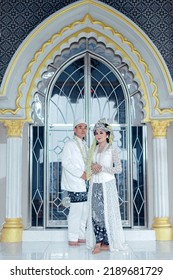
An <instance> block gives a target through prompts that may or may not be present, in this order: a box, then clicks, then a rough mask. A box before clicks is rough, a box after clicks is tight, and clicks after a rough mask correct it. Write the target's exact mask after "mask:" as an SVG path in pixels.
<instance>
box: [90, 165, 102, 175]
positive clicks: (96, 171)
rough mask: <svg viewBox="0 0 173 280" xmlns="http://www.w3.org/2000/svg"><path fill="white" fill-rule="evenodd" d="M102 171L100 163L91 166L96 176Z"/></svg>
mask: <svg viewBox="0 0 173 280" xmlns="http://www.w3.org/2000/svg"><path fill="white" fill-rule="evenodd" d="M101 169H102V166H101V165H100V164H98V163H93V164H92V166H91V170H92V173H94V174H96V173H99V172H100V171H101Z"/></svg>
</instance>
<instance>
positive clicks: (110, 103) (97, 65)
mask: <svg viewBox="0 0 173 280" xmlns="http://www.w3.org/2000/svg"><path fill="white" fill-rule="evenodd" d="M91 115H92V118H91V122H92V123H96V122H97V121H98V117H99V118H103V117H104V118H106V119H109V120H110V122H111V123H117V124H125V123H126V103H125V97H124V93H123V90H122V86H121V84H120V82H119V80H118V79H117V77H116V75H115V73H114V72H112V69H109V68H108V66H106V65H105V64H104V63H102V62H100V61H99V60H96V59H94V58H91Z"/></svg>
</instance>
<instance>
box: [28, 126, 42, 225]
mask: <svg viewBox="0 0 173 280" xmlns="http://www.w3.org/2000/svg"><path fill="white" fill-rule="evenodd" d="M43 149H44V127H39V126H37V127H36V126H35V127H33V140H32V199H31V203H32V226H36V227H37V226H43V200H44V172H43V168H44V163H43Z"/></svg>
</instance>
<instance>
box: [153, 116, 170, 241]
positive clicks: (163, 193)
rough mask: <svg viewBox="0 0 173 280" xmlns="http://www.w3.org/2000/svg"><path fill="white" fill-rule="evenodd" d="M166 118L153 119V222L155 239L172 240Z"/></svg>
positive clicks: (167, 123) (168, 122)
mask: <svg viewBox="0 0 173 280" xmlns="http://www.w3.org/2000/svg"><path fill="white" fill-rule="evenodd" d="M169 125H170V121H168V120H153V121H152V122H151V127H152V131H153V170H154V216H155V217H154V222H153V225H152V227H153V229H154V230H155V232H156V240H172V226H171V223H170V217H169V191H168V157H167V128H168V126H169Z"/></svg>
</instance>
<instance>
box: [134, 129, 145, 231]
mask: <svg viewBox="0 0 173 280" xmlns="http://www.w3.org/2000/svg"><path fill="white" fill-rule="evenodd" d="M132 153H133V178H132V179H133V220H134V226H145V223H146V222H145V207H146V205H145V204H146V201H145V187H144V151H143V127H132Z"/></svg>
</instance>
